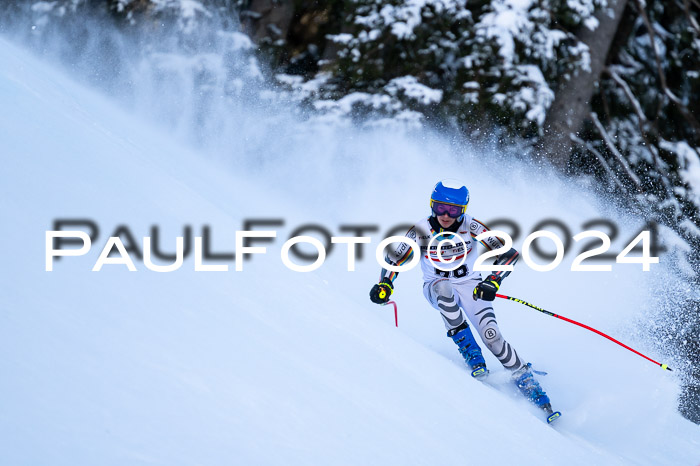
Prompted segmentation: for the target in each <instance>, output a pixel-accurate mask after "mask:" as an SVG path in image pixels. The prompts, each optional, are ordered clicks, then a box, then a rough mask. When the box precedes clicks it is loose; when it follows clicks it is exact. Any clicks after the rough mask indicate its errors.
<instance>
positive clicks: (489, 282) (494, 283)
mask: <svg viewBox="0 0 700 466" xmlns="http://www.w3.org/2000/svg"><path fill="white" fill-rule="evenodd" d="M501 280H502V279H501V278H499V277H497V276H496V275H489V276H488V277H486V280H484V281H482V282H480V283H479V284H478V285H476V288H474V294H473V295H472V297H473V298H474V301H476V300H477V299H482V300H484V301H493V300H494V299H496V293H497V292H498V289H499V288H500V287H501Z"/></svg>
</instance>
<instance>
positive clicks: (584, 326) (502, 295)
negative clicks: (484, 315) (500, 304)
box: [496, 294, 673, 371]
mask: <svg viewBox="0 0 700 466" xmlns="http://www.w3.org/2000/svg"><path fill="white" fill-rule="evenodd" d="M496 297H497V298H503V299H508V300H510V301H515V302H516V303H520V304H524V305H525V306H527V307H531V308H532V309H534V310H536V311H540V312H541V313H543V314H547V315H548V316H552V317H556V318H557V319H561V320H563V321H565V322H569V323H571V324H574V325H578V326H579V327H583V328H585V329H586V330H590V331H591V332H594V333H597V334H598V335H600V336H602V337H605V338H607V339H608V340H610V341H612V342H613V343H617V344H618V345H620V346H622V347H623V348H626V349H628V350H630V351H632V352H633V353H635V354H637V355H639V356H641V357H643V358H644V359H646V360H648V361H651V362H653V363H654V364H656V365H657V366H659V367H661V368H662V369H665V370H667V371H671V370H673V369H671V368H670V367H668V366H667V365H666V364H661V363H660V362H657V361H654V360H653V359H651V358H650V357H648V356H645V355H643V354H642V353H640V352H639V351H637V350H635V349H632V348H630V347H629V346H627V345H625V344H624V343H620V342H619V341H617V340H616V339H614V338H613V337H611V336H610V335H606V334H605V333H603V332H601V331H600V330H596V329H594V328H593V327H589V326H588V325H586V324H582V323H581V322H576V321H575V320H572V319H569V318H568V317H564V316H560V315H559V314H555V313H553V312H549V311H546V310H544V309H542V308H541V307H537V306H535V305H533V304H530V303H528V302H527V301H523V300H522V299H518V298H513V297H512V296H506V295H504V294H496Z"/></svg>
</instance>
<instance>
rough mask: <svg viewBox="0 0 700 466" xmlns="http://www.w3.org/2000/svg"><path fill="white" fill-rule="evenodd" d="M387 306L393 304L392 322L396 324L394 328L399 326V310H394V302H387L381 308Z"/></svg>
mask: <svg viewBox="0 0 700 466" xmlns="http://www.w3.org/2000/svg"><path fill="white" fill-rule="evenodd" d="M388 304H393V305H394V322H395V323H396V326H397V327H398V326H399V310H398V309H397V308H396V302H395V301H387V302H385V303H384V304H382V306H386V305H388Z"/></svg>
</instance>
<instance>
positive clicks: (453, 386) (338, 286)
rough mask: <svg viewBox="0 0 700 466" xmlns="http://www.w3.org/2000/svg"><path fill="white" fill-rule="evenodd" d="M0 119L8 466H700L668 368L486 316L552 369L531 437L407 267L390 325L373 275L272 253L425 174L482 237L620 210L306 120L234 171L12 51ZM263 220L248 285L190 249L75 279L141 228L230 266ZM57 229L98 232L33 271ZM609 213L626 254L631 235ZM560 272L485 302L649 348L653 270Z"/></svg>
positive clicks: (508, 318)
mask: <svg viewBox="0 0 700 466" xmlns="http://www.w3.org/2000/svg"><path fill="white" fill-rule="evenodd" d="M0 101H1V102H2V108H1V109H0V154H2V169H0V190H1V193H0V194H1V195H0V206H1V210H0V214H1V216H2V217H1V218H2V226H3V232H2V236H1V238H2V241H0V260H1V261H2V268H1V269H0V283H1V285H0V290H1V291H2V293H1V298H0V374H2V376H1V377H0V420H1V421H0V464H12V465H30V464H32V465H33V464H52V465H60V464H66V465H68V464H70V465H76V464H86V465H87V464H105V465H106V464H115V465H123V464H168V465H172V464H428V465H434V464H466V463H478V462H482V461H488V462H490V463H493V462H497V463H503V464H516V463H517V464H618V463H621V464H624V463H634V464H697V462H698V461H700V435H699V434H700V427H698V426H696V425H693V424H691V423H690V422H688V421H686V420H684V419H683V418H681V416H680V415H679V414H677V412H676V411H675V398H676V396H677V392H678V387H677V382H676V380H675V379H674V377H673V374H670V373H668V372H664V371H661V370H660V369H659V368H657V367H654V366H653V365H652V364H650V363H648V362H647V361H644V360H643V359H641V358H639V357H637V356H635V355H633V354H632V353H629V352H627V351H625V350H623V349H621V348H619V347H617V346H615V345H612V344H611V343H609V342H607V341H606V340H603V339H602V338H600V337H598V336H596V335H593V334H591V333H588V332H585V331H584V330H582V329H579V328H576V327H573V326H570V325H568V324H565V323H563V322H561V321H557V320H555V319H551V318H549V317H546V316H544V315H542V314H539V313H536V312H534V311H530V310H527V309H526V308H524V307H522V306H519V305H517V304H514V303H507V302H498V303H496V305H497V308H496V309H497V315H498V318H499V323H500V325H501V328H502V330H503V332H504V334H505V335H506V338H508V339H509V341H510V342H511V343H513V345H514V346H516V348H518V350H519V351H520V353H521V354H522V355H523V356H525V357H526V358H527V359H529V360H530V361H532V362H533V363H534V364H535V365H536V366H537V367H538V368H540V369H543V370H547V371H549V375H548V376H546V377H544V378H543V379H542V383H543V385H544V387H545V388H546V389H547V390H548V392H549V394H550V395H551V397H552V399H553V401H554V404H555V407H556V408H558V409H560V410H562V412H563V413H564V416H563V417H562V419H561V420H560V421H558V424H557V425H556V426H548V425H546V424H545V423H544V422H543V421H542V419H541V416H540V415H539V413H536V412H534V411H533V409H532V408H531V407H530V406H529V405H528V404H527V403H526V402H524V401H522V400H520V399H519V398H518V397H517V396H516V395H515V394H514V393H513V392H512V390H510V388H509V384H508V383H507V374H506V373H505V372H504V371H503V370H502V369H500V368H499V367H498V366H497V361H496V360H495V359H494V358H493V357H491V356H490V355H488V356H487V362H488V363H489V365H490V367H491V368H492V376H491V377H490V382H489V384H483V383H481V382H478V381H475V380H473V379H471V377H469V375H468V372H467V371H466V370H465V369H464V367H463V365H462V363H461V361H460V356H459V354H458V353H457V352H456V350H455V348H454V345H453V343H452V342H451V341H450V340H448V339H447V338H445V335H444V329H443V327H442V323H441V322H440V318H439V316H438V315H437V314H436V313H435V312H434V311H433V310H431V308H430V307H429V306H428V304H427V303H426V302H425V301H424V299H423V297H422V295H421V291H420V277H419V274H418V271H417V270H414V271H412V272H407V273H404V274H402V275H401V277H399V279H398V282H397V284H398V288H397V292H396V295H395V298H396V300H397V301H398V303H399V312H400V314H399V323H400V327H399V328H398V329H397V328H395V327H394V325H393V316H392V315H391V312H390V311H389V309H388V308H380V307H377V306H374V305H372V304H371V303H370V302H369V301H368V299H367V291H368V290H369V287H370V286H371V285H372V283H373V282H374V281H375V280H376V278H377V274H378V267H377V265H376V263H374V261H373V260H371V259H367V260H364V261H361V262H359V263H358V270H357V271H355V272H347V271H345V254H344V252H341V249H338V250H336V251H334V253H333V254H332V255H331V257H329V260H328V261H327V262H326V264H324V266H323V267H321V268H320V269H319V270H317V271H315V272H312V273H295V272H291V271H289V270H288V269H287V268H286V267H284V266H283V264H282V262H281V260H280V258H279V251H280V249H281V244H282V240H284V239H286V238H287V237H288V236H289V234H290V232H291V230H293V229H294V228H295V227H296V226H298V225H300V224H302V223H309V222H312V223H322V224H324V225H328V227H329V229H333V230H334V231H333V233H334V234H338V235H340V232H339V231H338V225H340V224H343V223H345V224H347V223H365V224H366V223H372V222H377V223H379V224H380V225H382V227H381V231H380V233H384V232H385V230H386V229H388V228H389V227H390V226H392V225H395V224H398V223H402V222H406V221H411V220H417V219H418V218H420V217H421V216H422V215H425V214H426V209H427V208H426V205H427V197H428V193H429V192H430V189H431V187H432V185H433V184H434V183H435V181H436V179H437V178H438V177H439V175H438V172H437V171H436V170H435V164H436V162H440V161H442V162H447V163H450V164H451V166H452V167H454V168H453V169H452V170H453V173H451V174H452V176H455V177H459V178H462V179H464V180H465V181H466V182H467V183H468V184H469V186H470V188H471V190H472V199H473V200H472V203H471V204H470V210H471V211H472V213H473V214H474V215H475V216H477V217H481V218H484V219H485V220H487V219H488V218H493V217H495V216H507V217H508V216H509V217H511V218H514V219H517V221H518V222H521V223H522V226H523V228H528V227H530V226H532V224H534V223H536V222H537V221H538V220H541V219H542V218H545V217H558V218H561V219H563V221H564V222H567V223H568V224H570V225H573V226H575V227H578V226H579V225H580V224H581V223H583V222H584V221H586V220H588V219H591V218H596V217H600V216H609V215H612V214H611V213H610V212H604V211H602V210H600V209H603V207H601V206H596V204H595V202H594V201H593V200H591V199H586V198H585V196H584V195H582V194H580V193H578V192H577V191H576V190H574V189H572V188H571V187H568V186H565V185H563V184H561V183H560V182H558V181H557V180H556V179H555V178H553V177H551V176H549V175H548V174H538V173H536V172H532V171H529V169H527V167H519V166H510V167H509V168H508V169H507V170H506V169H505V168H501V174H498V173H494V170H493V168H494V167H493V166H490V167H488V168H482V167H481V166H480V165H479V164H478V163H477V162H476V160H475V159H473V158H472V157H475V156H473V155H469V154H466V155H464V156H463V158H461V159H455V158H451V156H447V155H443V152H444V151H446V150H447V149H448V145H447V144H446V143H444V142H442V141H441V140H440V139H439V138H436V137H431V136H430V135H425V136H424V137H423V138H411V137H409V136H407V135H402V134H393V135H388V134H383V133H382V132H381V131H375V132H368V131H367V132H356V131H352V130H348V129H347V128H338V129H333V128H332V127H331V128H318V129H316V128H308V127H305V126H304V124H303V123H301V124H299V127H298V129H299V131H298V132H295V131H290V130H287V131H286V132H285V133H284V134H285V136H284V137H283V138H282V139H281V140H280V138H279V137H278V135H276V134H274V133H271V134H269V136H268V137H269V139H270V142H269V144H268V145H266V146H264V147H262V150H263V151H264V150H268V151H269V153H263V154H258V153H250V152H247V153H246V152H244V153H241V154H240V155H241V157H245V158H247V159H248V160H255V157H258V156H259V157H261V158H265V159H266V160H274V161H275V163H267V164H266V165H265V167H264V169H255V168H250V169H248V170H244V169H240V168H239V169H238V170H233V169H232V168H230V167H231V165H230V164H227V163H225V162H222V161H218V162H215V161H212V160H211V159H209V158H207V157H205V156H202V154H197V153H194V152H191V151H189V150H188V149H186V148H183V146H182V145H181V144H179V143H177V142H176V138H173V137H172V135H169V134H166V133H163V132H162V131H161V130H160V129H156V128H155V127H153V126H151V125H150V124H149V123H148V122H145V121H141V120H139V119H138V118H137V117H135V116H133V115H129V114H126V113H124V112H123V111H122V110H121V109H119V108H118V107H117V106H115V105H114V104H113V103H112V102H110V101H109V100H108V99H106V98H105V97H103V96H100V95H97V94H95V93H94V92H92V91H90V90H87V89H85V88H83V87H81V86H79V85H76V84H75V83H73V82H72V81H70V80H69V79H68V78H66V77H65V76H63V75H62V74H61V73H59V72H57V71H55V70H52V69H51V68H49V67H47V66H45V65H44V64H42V63H40V62H37V61H36V60H35V59H33V58H31V57H30V56H29V55H28V54H27V53H26V52H24V51H22V50H21V49H19V48H17V47H16V46H13V45H11V44H9V43H8V42H6V41H4V40H0ZM280 148H284V149H285V151H286V153H285V154H284V156H281V155H280V154H275V153H274V152H275V151H277V150H279V149H280ZM504 174H505V175H508V176H507V178H508V179H510V181H509V183H508V186H504V185H503V182H502V180H503V179H504V176H503V175H504ZM487 198H488V199H489V200H490V201H489V202H488V203H487V202H485V199H487ZM494 198H495V199H496V201H495V202H494V200H493V199H494ZM489 209H493V210H494V211H497V212H496V213H495V214H492V213H484V214H483V215H482V214H480V212H486V211H488V210H489ZM263 217H272V218H284V219H285V222H286V223H285V225H284V227H282V228H280V229H279V231H278V238H277V240H276V241H275V242H274V243H273V244H268V251H267V254H266V255H259V256H256V257H255V258H253V259H252V260H251V261H249V262H245V264H244V270H243V271H242V272H235V271H234V263H233V262H228V265H229V269H230V270H229V271H228V272H197V273H195V272H193V269H194V260H193V258H192V257H191V256H190V257H189V258H187V259H186V260H185V263H184V265H183V267H182V269H180V270H179V271H176V272H172V273H157V272H152V271H149V270H146V268H145V267H144V265H143V263H142V262H140V261H136V266H137V269H138V271H137V272H128V271H127V270H126V267H124V266H117V265H107V266H105V267H104V268H103V270H102V271H101V272H91V269H92V266H93V265H94V263H95V261H96V259H97V257H98V255H99V252H100V249H101V248H102V246H103V245H104V244H105V241H106V238H107V236H108V234H109V233H111V232H112V231H114V230H115V229H116V228H117V227H118V226H119V225H127V226H128V227H129V229H130V231H131V232H133V233H134V235H135V236H136V237H137V239H140V238H141V237H143V236H148V235H149V229H150V227H151V226H152V225H158V226H159V227H160V232H161V240H160V241H161V249H164V250H166V251H172V250H174V244H175V237H176V236H178V235H180V234H181V232H182V229H183V226H184V225H192V226H193V228H194V233H195V234H197V235H201V228H202V226H203V225H209V226H210V227H211V231H212V232H213V250H214V251H232V250H233V249H234V234H235V231H236V230H242V229H243V225H242V222H243V219H247V218H263ZM57 218H89V219H93V220H94V221H96V222H97V223H98V225H99V226H100V228H101V231H100V237H99V239H98V240H97V241H96V242H95V244H94V245H93V249H92V251H91V252H90V254H89V255H87V256H84V257H80V258H64V259H62V260H60V261H57V262H56V264H55V267H54V271H53V272H45V271H44V245H45V243H44V236H45V231H46V230H50V229H52V228H53V226H52V222H53V220H54V219H57ZM616 220H618V221H619V222H620V223H621V224H623V225H626V226H625V234H622V235H621V236H622V237H624V238H623V239H624V240H626V239H628V238H630V237H631V236H632V233H633V232H634V228H637V227H639V226H640V225H638V224H635V223H634V222H632V221H625V220H623V219H616ZM378 240H379V235H378V234H377V235H375V237H374V242H373V245H372V247H371V248H369V249H368V250H367V251H366V252H365V255H366V256H367V257H372V256H373V247H374V245H376V244H377V243H378ZM623 243H624V241H623ZM622 245H623V246H624V244H622ZM518 246H519V244H517V243H516V247H518ZM618 249H619V248H618ZM572 258H573V255H572V257H569V256H567V261H568V262H567V261H565V265H562V266H561V267H560V268H558V269H557V270H556V271H555V272H549V273H538V272H535V271H532V270H530V269H528V268H527V267H525V266H520V265H519V266H518V269H516V272H515V273H514V274H513V275H512V276H511V278H509V279H508V280H507V282H506V283H505V284H504V287H503V288H502V290H503V291H504V292H507V293H509V294H512V295H514V296H518V297H522V298H523V299H527V300H529V301H531V302H533V303H536V304H538V305H541V306H544V307H545V308H548V309H550V310H552V311H554V312H558V313H561V314H563V315H566V316H569V317H571V318H574V319H577V320H581V321H583V322H586V323H588V324H590V325H593V326H595V327H597V328H600V329H602V330H605V331H608V332H610V333H611V334H613V335H615V336H617V337H618V338H620V339H622V340H623V341H626V342H628V343H631V344H634V345H635V346H637V347H639V349H640V350H642V351H650V345H648V344H647V343H646V342H645V341H644V340H643V339H641V338H638V337H637V336H636V334H635V330H634V329H635V326H634V321H635V319H640V318H643V316H644V315H645V312H646V311H647V310H648V309H649V306H650V299H651V296H652V295H653V291H652V290H653V289H654V287H655V286H657V282H658V281H659V280H662V279H663V276H661V275H660V274H659V273H651V274H643V273H642V272H641V271H640V270H639V269H640V267H639V266H632V265H630V266H616V267H615V269H614V270H615V271H614V272H611V273H608V274H605V273H602V272H601V273H588V274H585V273H579V274H574V273H571V272H566V269H567V268H568V265H570V262H571V259H572ZM651 354H652V356H654V357H657V358H662V357H663V356H664V355H660V354H654V353H653V352H652V353H651Z"/></svg>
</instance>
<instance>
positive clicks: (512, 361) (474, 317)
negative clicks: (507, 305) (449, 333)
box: [455, 280, 524, 371]
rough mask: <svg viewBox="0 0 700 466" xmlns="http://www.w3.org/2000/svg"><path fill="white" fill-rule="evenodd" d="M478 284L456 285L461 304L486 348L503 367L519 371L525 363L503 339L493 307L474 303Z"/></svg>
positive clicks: (483, 302)
mask: <svg viewBox="0 0 700 466" xmlns="http://www.w3.org/2000/svg"><path fill="white" fill-rule="evenodd" d="M477 283H479V282H478V281H476V280H470V281H468V282H466V283H464V284H462V283H460V284H458V285H455V291H456V292H457V294H458V296H459V298H460V304H461V305H462V308H463V309H464V311H465V313H466V315H467V317H468V318H469V320H470V321H471V323H472V324H473V326H474V328H476V329H477V331H478V332H479V336H480V337H481V341H483V342H484V343H485V344H486V347H487V348H488V349H489V351H491V352H492V353H493V355H494V356H496V359H498V360H499V361H500V363H501V364H503V367H505V368H506V369H508V370H512V371H515V370H518V369H520V368H521V367H522V366H523V365H524V363H523V362H522V360H521V359H520V357H519V356H518V353H517V352H516V351H515V348H513V347H512V346H511V345H510V343H508V342H507V341H506V340H505V338H503V335H502V334H501V330H500V329H499V328H498V323H497V322H496V314H495V313H494V311H493V306H492V305H491V303H490V302H488V301H482V300H478V301H474V299H473V298H472V293H473V291H474V287H475V286H476V284H477Z"/></svg>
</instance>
